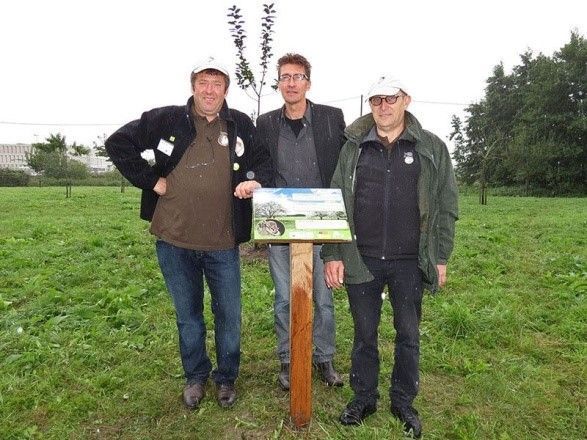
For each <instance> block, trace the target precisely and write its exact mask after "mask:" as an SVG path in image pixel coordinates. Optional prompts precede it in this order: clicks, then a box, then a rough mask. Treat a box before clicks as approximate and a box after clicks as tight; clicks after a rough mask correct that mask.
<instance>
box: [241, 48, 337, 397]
mask: <svg viewBox="0 0 587 440" xmlns="http://www.w3.org/2000/svg"><path fill="white" fill-rule="evenodd" d="M277 73H278V82H279V91H280V92H281V96H282V97H283V100H284V101H285V103H284V105H283V107H281V108H279V109H277V110H273V111H271V112H268V113H265V114H263V115H261V116H259V118H258V119H257V138H256V139H257V143H258V144H259V145H260V146H261V147H262V149H263V150H268V151H269V154H270V156H271V160H272V164H273V174H274V179H275V186H276V187H278V188H328V187H329V186H330V180H331V178H332V173H333V172H334V168H335V167H336V162H337V160H338V155H339V153H340V149H341V147H342V144H343V143H344V137H343V132H344V127H345V123H344V117H343V114H342V110H340V109H339V108H335V107H330V106H326V105H319V104H314V103H313V102H311V101H310V100H308V99H306V93H307V92H308V90H310V86H311V82H310V74H311V66H310V63H309V62H308V60H307V59H306V58H305V57H303V56H302V55H299V54H292V53H288V54H286V55H284V56H282V57H281V58H280V59H279V60H278V61H277ZM251 185H252V184H251V183H245V184H243V185H241V188H237V195H239V196H242V197H250V195H251V193H250V192H249V190H251V189H252V187H251ZM241 189H242V192H239V190H241ZM245 189H246V190H245ZM289 264H290V263H289V245H287V244H272V245H270V246H269V269H270V272H271V277H272V278H273V283H274V285H275V304H274V318H275V332H276V334H277V355H278V357H279V361H280V363H281V366H280V372H279V374H278V384H279V386H280V387H281V388H282V389H283V390H289V366H290V353H289V294H290V293H289V292H290V281H291V280H290V267H289ZM313 283H314V284H313V286H314V289H313V300H314V326H313V342H314V353H313V364H314V366H315V368H316V369H317V370H318V374H319V375H320V378H321V379H322V381H324V382H325V383H326V384H327V385H329V386H342V384H343V381H342V379H341V377H340V375H339V374H338V372H337V371H336V370H335V368H334V365H333V358H334V353H335V323H334V305H333V299H332V291H331V290H330V289H329V288H328V287H327V286H326V283H325V282H324V273H323V263H322V260H321V259H320V246H318V245H316V246H314V279H313Z"/></svg>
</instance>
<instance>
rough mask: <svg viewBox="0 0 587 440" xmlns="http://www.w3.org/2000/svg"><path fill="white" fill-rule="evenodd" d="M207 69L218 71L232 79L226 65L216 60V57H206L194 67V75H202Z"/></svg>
mask: <svg viewBox="0 0 587 440" xmlns="http://www.w3.org/2000/svg"><path fill="white" fill-rule="evenodd" d="M206 69H214V70H218V71H219V72H221V73H223V74H224V75H226V76H227V77H228V78H230V75H229V74H228V69H227V68H226V66H225V65H224V64H222V63H221V62H219V61H217V60H216V58H214V57H206V58H204V59H203V60H200V61H199V62H198V63H197V64H196V65H195V66H194V69H193V70H192V73H200V72H202V71H203V70H206Z"/></svg>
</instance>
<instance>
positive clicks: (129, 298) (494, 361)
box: [0, 187, 587, 440]
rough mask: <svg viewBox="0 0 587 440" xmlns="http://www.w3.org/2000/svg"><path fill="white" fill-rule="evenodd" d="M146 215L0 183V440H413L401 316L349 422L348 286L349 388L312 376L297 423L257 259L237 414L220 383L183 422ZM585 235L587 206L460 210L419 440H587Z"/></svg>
mask: <svg viewBox="0 0 587 440" xmlns="http://www.w3.org/2000/svg"><path fill="white" fill-rule="evenodd" d="M138 204H139V192H138V191H137V190H134V189H127V191H126V192H125V193H122V194H121V193H120V192H119V190H117V189H116V188H79V187H76V188H74V189H73V197H72V198H71V199H65V198H64V197H63V194H62V190H61V188H25V189H22V188H3V189H0V207H1V209H0V438H2V439H21V438H51V439H63V438H70V439H77V438H121V439H176V438H177V439H181V438H190V439H192V438H198V439H200V438H207V439H216V438H221V439H223V438H226V439H234V438H244V439H265V438H279V439H293V438H308V439H322V438H333V439H343V438H360V439H379V438H392V439H393V438H397V439H399V438H402V435H401V429H400V425H399V423H398V422H396V421H395V420H393V419H392V417H391V416H390V413H389V411H388V406H389V398H388V396H387V390H388V386H389V374H390V372H391V362H392V350H393V330H392V328H391V324H390V322H391V310H390V306H389V304H386V305H385V308H384V317H383V320H382V326H381V329H380V334H381V338H380V347H381V358H382V370H381V376H380V393H381V395H382V398H381V400H380V403H379V410H378V412H377V413H375V414H374V415H373V416H371V417H369V419H367V422H366V423H365V425H363V426H361V427H357V428H347V427H343V426H341V425H340V424H339V423H338V422H337V418H338V415H339V413H340V411H341V410H342V408H343V407H344V405H345V403H346V402H347V401H348V400H349V399H350V398H351V396H352V393H351V390H350V388H349V387H348V370H349V366H350V360H349V354H350V348H351V344H352V322H351V318H350V314H349V311H348V305H347V300H346V295H345V293H344V291H337V292H336V299H335V301H336V304H335V305H336V311H337V323H338V324H337V325H338V333H337V345H338V355H337V359H336V362H337V365H338V367H339V369H340V370H341V371H343V372H346V373H347V374H346V375H345V379H347V384H346V385H345V386H344V387H343V388H341V389H327V388H325V387H324V386H323V385H322V384H321V383H319V382H318V381H317V380H314V384H313V419H312V423H311V425H310V426H309V427H308V428H307V429H304V430H295V429H293V428H292V426H291V424H290V422H289V417H288V410H289V398H288V395H287V394H285V393H283V392H282V391H280V390H279V389H278V387H277V384H276V373H277V369H278V362H277V360H276V358H275V338H274V335H273V315H272V284H271V280H270V277H269V273H268V269H267V264H266V261H265V260H263V259H262V258H247V260H246V261H243V340H242V351H243V353H242V365H241V374H240V378H239V381H238V382H237V388H238V392H239V400H238V401H237V404H236V405H235V407H234V408H232V409H230V410H222V409H221V408H219V407H218V405H217V404H216V403H215V401H214V399H213V397H212V396H213V393H214V388H213V387H212V386H209V387H208V392H209V397H208V398H207V399H206V400H205V401H204V403H203V405H202V406H201V407H200V409H199V410H197V411H195V412H190V411H187V410H185V409H184V408H183V407H182V405H181V400H180V392H181V388H182V384H183V378H182V369H181V365H180V362H179V356H178V353H177V351H178V349H177V335H176V329H175V321H174V312H173V307H172V305H171V302H170V300H169V297H168V295H167V293H166V291H165V287H164V284H163V281H162V278H161V275H160V272H159V268H158V266H157V263H156V260H155V256H154V249H153V239H152V237H150V235H149V233H148V225H147V224H146V223H145V222H142V221H140V220H139V219H138V214H137V211H138ZM586 230H587V199H552V198H550V199H536V198H507V197H490V198H489V205H487V206H480V205H478V204H477V198H476V196H465V197H462V198H461V220H459V222H458V225H457V242H456V248H455V252H454V255H453V258H452V260H451V262H450V265H449V285H448V287H447V288H446V289H444V290H443V291H442V292H441V293H440V294H438V295H436V296H429V295H428V296H426V298H425V304H424V317H423V322H422V355H421V363H422V365H421V370H422V371H421V392H420V395H419V397H418V398H417V400H416V403H415V406H416V407H417V408H418V409H419V411H420V414H421V416H422V419H423V423H424V431H425V438H428V439H500V440H503V439H545V440H546V439H549V440H550V439H584V438H587V422H586V421H587V410H586V403H587V399H586V385H585V383H586V379H587V368H586V365H587V362H586V360H587V343H586V341H587V324H586V321H587V319H586V317H587V307H586V303H585V294H586V290H587V267H586V257H587V252H586V241H587V240H586V237H587V234H585V231H586ZM207 314H208V324H209V325H208V330H209V339H208V342H209V346H208V348H209V350H211V351H212V352H213V342H214V341H213V327H212V326H211V323H212V319H211V316H210V312H209V307H207Z"/></svg>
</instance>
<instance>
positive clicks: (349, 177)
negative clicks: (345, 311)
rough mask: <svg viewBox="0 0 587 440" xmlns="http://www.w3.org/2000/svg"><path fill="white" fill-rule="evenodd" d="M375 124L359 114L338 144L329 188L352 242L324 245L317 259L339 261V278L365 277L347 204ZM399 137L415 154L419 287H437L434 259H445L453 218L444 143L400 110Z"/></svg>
mask: <svg viewBox="0 0 587 440" xmlns="http://www.w3.org/2000/svg"><path fill="white" fill-rule="evenodd" d="M374 125H375V121H374V120H373V115H372V114H368V115H365V116H362V117H360V118H359V119H357V120H356V121H355V122H353V123H352V124H351V125H349V126H348V127H347V128H346V130H345V135H346V137H347V141H346V143H345V144H344V146H343V147H342V150H341V153H340V157H339V160H338V165H337V166H336V170H335V171H334V176H333V177H332V184H331V186H332V187H333V188H340V189H341V190H342V195H343V199H344V203H345V207H346V211H347V216H348V221H349V225H350V228H351V234H352V236H353V241H352V242H351V243H337V244H326V245H324V246H323V248H322V258H323V260H324V261H325V262H327V261H341V260H342V261H343V262H344V272H345V280H344V281H345V283H347V284H360V283H365V282H368V281H371V280H372V279H373V275H371V273H370V272H369V270H368V269H367V267H366V266H365V264H364V263H363V260H362V258H361V256H360V254H359V251H358V249H357V243H356V241H355V225H354V220H353V207H354V206H355V203H354V197H355V171H356V166H357V161H358V158H359V154H360V153H361V143H362V141H363V139H364V138H365V136H366V135H367V134H368V133H369V131H370V130H371V128H373V126H374ZM401 138H405V139H408V140H411V141H414V142H415V143H416V146H415V148H416V152H417V153H418V155H419V157H420V164H421V170H420V177H419V179H418V207H419V209H420V244H419V251H418V252H419V255H418V265H419V267H420V269H421V270H422V273H423V275H424V286H425V287H426V288H427V289H429V290H431V291H435V290H436V289H437V287H438V273H437V271H436V265H437V264H446V263H447V261H448V259H449V257H450V254H451V252H452V249H453V242H454V232H455V221H456V220H457V218H458V194H457V185H456V180H455V176H454V171H453V168H452V163H451V160H450V155H449V152H448V149H447V148H446V145H445V144H444V142H442V140H440V139H439V138H438V137H437V136H435V135H434V134H432V133H430V132H429V131H427V130H424V129H423V128H422V126H421V125H420V123H419V122H418V120H417V119H416V118H415V117H414V116H413V115H412V114H411V113H409V112H406V130H405V131H404V133H403V134H402V136H401Z"/></svg>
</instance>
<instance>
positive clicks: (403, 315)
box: [347, 257, 422, 406]
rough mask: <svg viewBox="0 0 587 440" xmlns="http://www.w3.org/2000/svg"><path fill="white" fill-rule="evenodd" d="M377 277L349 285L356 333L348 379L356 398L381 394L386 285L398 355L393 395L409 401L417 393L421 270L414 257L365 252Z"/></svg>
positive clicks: (403, 402)
mask: <svg viewBox="0 0 587 440" xmlns="http://www.w3.org/2000/svg"><path fill="white" fill-rule="evenodd" d="M363 260H364V261H365V264H366V265H367V267H368V268H369V271H370V272H371V273H372V274H373V276H374V277H375V279H374V280H373V281H371V282H368V283H363V284H349V285H347V292H348V296H349V303H350V307H351V313H352V315H353V322H354V326H355V335H354V338H355V339H354V343H353V352H352V356H351V377H350V383H351V387H352V389H353V391H354V392H355V397H356V398H357V399H358V400H362V401H363V402H365V403H375V402H376V401H377V399H378V397H379V393H378V391H377V387H378V384H379V380H378V379H379V349H378V347H377V338H378V327H379V321H380V320H381V305H382V303H383V300H382V297H381V294H382V292H383V288H384V286H385V285H386V284H387V286H388V289H389V292H390V295H389V298H390V301H391V306H392V308H393V326H394V328H395V330H396V336H395V356H394V357H395V360H394V366H393V373H392V374H391V387H390V389H389V394H390V398H391V403H392V405H394V406H404V405H411V404H412V402H413V400H414V398H415V397H416V395H417V394H418V381H419V372H418V369H419V360H420V330H419V325H420V317H421V315H422V273H421V272H420V269H419V268H418V262H417V261H416V260H394V261H390V260H379V259H377V258H369V257H363Z"/></svg>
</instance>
